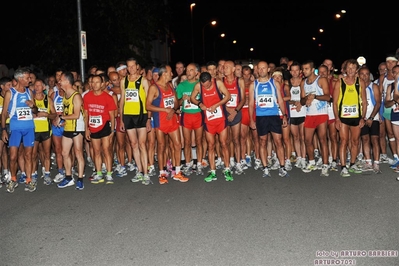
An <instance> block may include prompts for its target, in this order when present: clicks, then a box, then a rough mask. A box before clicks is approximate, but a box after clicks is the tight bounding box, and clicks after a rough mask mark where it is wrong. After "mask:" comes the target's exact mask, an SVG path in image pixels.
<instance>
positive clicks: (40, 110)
mask: <svg viewBox="0 0 399 266" xmlns="http://www.w3.org/2000/svg"><path fill="white" fill-rule="evenodd" d="M38 111H39V112H44V113H47V108H38ZM34 119H35V120H47V117H45V116H42V117H35V118H34Z"/></svg>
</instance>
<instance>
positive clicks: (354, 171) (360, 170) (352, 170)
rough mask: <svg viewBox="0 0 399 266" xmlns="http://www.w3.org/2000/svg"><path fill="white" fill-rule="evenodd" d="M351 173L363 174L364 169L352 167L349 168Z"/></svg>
mask: <svg viewBox="0 0 399 266" xmlns="http://www.w3.org/2000/svg"><path fill="white" fill-rule="evenodd" d="M349 172H350V173H354V174H361V173H362V169H359V168H358V167H357V165H356V164H354V165H352V166H351V167H349Z"/></svg>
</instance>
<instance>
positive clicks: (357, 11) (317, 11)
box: [172, 0, 399, 73]
mask: <svg viewBox="0 0 399 266" xmlns="http://www.w3.org/2000/svg"><path fill="white" fill-rule="evenodd" d="M181 2H182V3H181V6H180V7H179V9H180V10H182V11H181V15H179V16H176V18H177V21H180V23H174V24H173V26H176V25H178V27H176V28H173V29H172V30H174V31H175V37H176V39H177V41H178V42H179V41H180V42H183V44H182V45H176V46H178V49H174V50H172V56H175V57H177V58H179V59H180V58H181V60H182V61H184V62H189V61H191V59H192V56H191V35H190V34H191V24H190V17H191V16H190V8H189V4H190V1H181ZM221 2H222V1H209V0H199V1H196V6H195V7H194V9H193V21H194V27H193V28H194V39H195V42H194V43H195V44H194V48H195V61H197V62H201V61H202V27H203V26H204V25H206V24H207V23H208V22H209V21H211V20H217V21H218V24H217V25H216V26H215V27H210V26H209V25H208V26H206V27H205V43H206V44H205V47H206V53H205V54H206V60H205V61H207V60H218V59H220V58H226V59H227V58H229V59H242V60H246V59H248V58H253V59H262V60H266V61H268V62H275V63H278V60H279V58H280V57H281V56H287V57H289V58H290V59H294V60H297V61H299V62H302V61H304V60H308V59H311V60H314V61H315V63H316V65H318V64H320V63H321V62H322V60H323V59H325V58H331V59H332V60H333V61H334V63H335V65H336V67H338V68H339V67H340V65H341V63H342V62H343V61H344V60H346V59H348V58H357V57H359V56H364V57H365V58H366V60H367V65H369V66H370V67H371V68H372V72H373V73H374V72H375V71H376V70H377V65H378V64H379V63H380V62H381V61H384V60H385V57H386V55H387V54H389V53H394V52H395V50H396V48H398V47H399V38H398V37H396V36H397V34H393V33H394V32H395V30H394V29H393V28H392V27H391V26H390V25H393V23H394V13H393V12H392V14H390V12H389V11H387V5H383V6H378V5H374V6H366V5H365V4H361V5H359V7H354V6H353V1H352V2H351V6H349V5H348V3H349V2H350V1H345V2H347V4H341V3H340V1H334V2H331V1H306V4H305V2H304V1H296V2H295V3H289V4H288V3H287V2H288V1H275V2H271V1H240V2H228V3H221ZM341 2H344V1H341ZM342 9H345V10H346V11H347V13H346V14H345V15H343V16H342V18H341V19H340V20H337V19H336V18H335V14H336V13H339V12H340V10H342ZM177 21H175V22H177ZM183 21H184V22H183ZM319 28H323V29H325V32H324V33H323V34H320V33H318V29H319ZM181 29H183V30H181ZM222 32H223V33H225V34H226V37H225V39H221V38H220V37H219V35H220V33H222ZM395 35H396V36H395ZM313 36H314V37H317V38H318V41H316V42H315V41H313V40H312V37H313ZM232 39H236V40H237V44H236V45H235V46H234V45H233V44H232ZM319 43H321V48H319V47H318V44H319ZM250 47H253V48H254V51H253V52H250V51H249V48H250Z"/></svg>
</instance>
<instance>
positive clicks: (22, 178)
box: [18, 173, 26, 184]
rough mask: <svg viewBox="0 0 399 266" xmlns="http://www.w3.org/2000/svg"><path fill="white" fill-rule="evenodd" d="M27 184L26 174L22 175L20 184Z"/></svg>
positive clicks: (19, 180)
mask: <svg viewBox="0 0 399 266" xmlns="http://www.w3.org/2000/svg"><path fill="white" fill-rule="evenodd" d="M25 182H26V174H25V173H21V175H20V176H19V178H18V183H20V184H23V183H25Z"/></svg>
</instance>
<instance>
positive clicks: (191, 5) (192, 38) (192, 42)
mask: <svg viewBox="0 0 399 266" xmlns="http://www.w3.org/2000/svg"><path fill="white" fill-rule="evenodd" d="M194 7H195V3H191V4H190V14H191V53H192V62H194V22H193V21H194V20H193V8H194Z"/></svg>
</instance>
